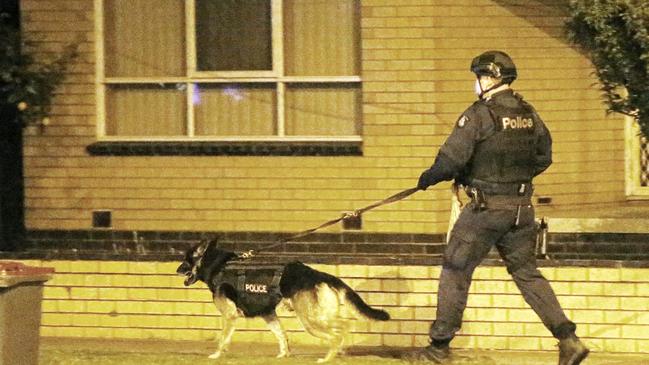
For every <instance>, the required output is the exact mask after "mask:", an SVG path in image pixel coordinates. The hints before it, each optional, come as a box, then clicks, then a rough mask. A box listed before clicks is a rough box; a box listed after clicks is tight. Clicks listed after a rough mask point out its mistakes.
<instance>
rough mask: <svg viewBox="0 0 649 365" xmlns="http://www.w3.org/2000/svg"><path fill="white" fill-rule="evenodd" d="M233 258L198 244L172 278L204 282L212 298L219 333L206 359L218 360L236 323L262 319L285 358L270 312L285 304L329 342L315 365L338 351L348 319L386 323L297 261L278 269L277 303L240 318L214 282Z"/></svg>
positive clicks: (227, 288) (224, 287)
mask: <svg viewBox="0 0 649 365" xmlns="http://www.w3.org/2000/svg"><path fill="white" fill-rule="evenodd" d="M235 258H236V255H235V254H234V253H233V252H229V251H224V250H221V249H219V248H217V247H216V243H215V242H214V241H212V242H203V243H201V244H199V245H197V246H195V247H193V248H191V249H189V250H188V251H187V253H186V255H185V260H184V261H183V262H182V263H181V264H180V266H179V267H178V269H177V273H178V274H180V275H183V276H185V285H186V286H189V285H192V284H194V283H195V282H196V281H198V280H200V281H203V282H205V283H206V284H207V285H208V286H209V288H210V290H211V291H212V295H213V298H214V304H215V305H216V307H217V309H218V310H219V312H221V315H222V320H223V329H222V335H221V340H220V341H219V345H218V348H217V350H216V352H215V353H214V354H212V355H210V358H218V357H220V356H221V354H222V353H223V352H225V351H227V348H228V346H229V344H230V342H231V340H232V333H233V332H234V323H235V320H236V319H237V318H240V317H244V316H248V317H262V318H263V319H264V320H265V321H266V323H267V324H268V327H269V328H270V330H271V331H272V332H273V334H274V335H275V336H276V337H277V339H278V341H279V355H278V356H277V357H286V356H288V355H289V347H288V341H287V338H286V333H285V332H284V330H283V329H282V326H281V324H280V322H279V320H278V318H277V314H276V312H275V310H276V307H277V306H278V304H284V305H287V306H288V308H290V309H292V310H294V311H295V314H296V315H297V317H298V319H299V320H300V322H301V323H302V325H303V326H304V328H305V329H306V330H307V332H309V333H310V334H312V335H314V336H316V337H318V338H321V339H324V340H326V341H328V342H329V343H330V348H329V352H328V353H327V354H326V356H325V357H323V358H322V359H319V360H318V362H326V361H329V360H331V359H333V358H334V357H335V356H336V355H337V354H338V353H339V352H340V351H341V350H342V346H343V340H344V337H345V335H346V334H347V332H348V330H349V327H350V325H351V320H353V319H357V318H358V317H365V318H368V319H372V320H379V321H387V320H388V319H390V316H389V314H388V313H387V312H385V311H383V310H380V309H374V308H372V307H370V306H369V305H367V304H366V303H365V302H364V301H363V299H361V297H360V296H359V295H358V293H356V292H355V291H354V290H353V289H352V288H350V287H349V286H348V285H347V284H345V283H344V282H343V281H342V280H340V279H339V278H337V277H335V276H333V275H330V274H327V273H324V272H320V271H317V270H314V269H312V268H310V267H309V266H306V265H304V264H302V263H300V262H291V263H289V264H286V265H285V266H284V268H283V272H282V276H281V280H280V281H279V290H280V293H281V297H282V298H281V303H272V304H270V305H269V306H268V307H267V308H264V309H263V310H261V311H258V312H257V313H252V314H251V313H247V314H246V313H244V311H243V310H242V309H241V308H237V305H236V303H237V300H236V298H237V295H239V293H237V289H236V288H235V287H234V286H232V285H230V284H227V283H223V282H219V279H218V278H219V275H218V274H219V273H220V272H221V271H223V270H224V269H225V267H226V266H227V264H228V261H231V260H233V259H235Z"/></svg>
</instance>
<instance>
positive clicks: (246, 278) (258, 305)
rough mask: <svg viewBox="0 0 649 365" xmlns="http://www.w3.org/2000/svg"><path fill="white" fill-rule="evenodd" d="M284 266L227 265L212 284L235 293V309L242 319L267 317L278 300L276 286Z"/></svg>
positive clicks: (257, 264) (244, 263)
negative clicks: (226, 285) (227, 286)
mask: <svg viewBox="0 0 649 365" xmlns="http://www.w3.org/2000/svg"><path fill="white" fill-rule="evenodd" d="M283 272H284V265H277V264H263V263H261V264H260V263H255V262H230V263H228V265H227V266H226V267H225V269H224V270H223V271H221V272H220V273H219V274H218V275H217V276H216V277H215V278H214V279H213V280H214V281H213V283H214V284H215V285H216V286H217V287H219V286H221V285H223V284H228V285H230V286H232V287H233V288H235V289H236V293H237V296H236V299H235V302H236V305H237V308H239V309H241V310H242V311H243V314H244V315H245V316H246V317H254V316H258V315H263V314H268V313H269V310H273V309H274V308H275V306H276V305H277V304H279V302H280V301H281V300H282V294H281V293H280V289H279V282H280V280H281V279H282V273H283Z"/></svg>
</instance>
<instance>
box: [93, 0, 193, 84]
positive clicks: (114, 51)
mask: <svg viewBox="0 0 649 365" xmlns="http://www.w3.org/2000/svg"><path fill="white" fill-rule="evenodd" d="M184 13H185V3H184V1H183V0H155V1H151V0H106V1H105V2H104V14H105V18H104V19H105V25H104V34H105V37H106V40H105V59H106V76H138V77H141V76H183V75H184V74H185V44H184V39H185V14H184Z"/></svg>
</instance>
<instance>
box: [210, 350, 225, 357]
mask: <svg viewBox="0 0 649 365" xmlns="http://www.w3.org/2000/svg"><path fill="white" fill-rule="evenodd" d="M222 354H223V353H222V352H221V351H217V352H215V353H213V354H212V355H210V356H208V357H207V358H209V359H218V358H219V357H221V355H222Z"/></svg>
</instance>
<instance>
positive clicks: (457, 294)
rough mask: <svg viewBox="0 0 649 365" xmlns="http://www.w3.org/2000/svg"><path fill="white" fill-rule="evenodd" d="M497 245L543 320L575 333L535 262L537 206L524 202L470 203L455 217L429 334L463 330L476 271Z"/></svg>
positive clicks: (555, 329) (443, 337) (444, 336)
mask: <svg viewBox="0 0 649 365" xmlns="http://www.w3.org/2000/svg"><path fill="white" fill-rule="evenodd" d="M500 203H502V201H501V202H500ZM494 245H495V246H496V248H497V249H498V252H499V253H500V256H501V257H502V258H503V260H504V261H505V264H506V265H507V271H508V272H509V273H510V274H511V276H512V278H513V279H514V282H515V283H516V285H517V286H518V289H519V290H520V291H521V293H522V294H523V297H524V298H525V301H526V302H527V303H528V304H529V305H530V306H531V307H532V309H533V310H534V311H535V312H536V314H537V315H538V316H539V317H540V318H541V321H543V324H544V325H545V326H546V327H547V328H548V329H549V330H550V331H551V332H552V333H553V335H554V336H555V337H557V338H561V337H565V336H566V335H567V333H566V334H562V332H566V331H567V332H571V333H574V329H575V325H574V323H572V322H570V321H569V320H568V318H566V315H565V314H564V312H563V310H562V309H561V306H560V305H559V302H558V301H557V297H556V295H555V294H554V291H553V290H552V288H551V287H550V284H549V283H548V281H547V280H546V279H545V277H543V275H542V274H541V273H540V272H539V270H538V269H537V267H536V257H535V245H536V226H535V222H534V207H533V206H532V205H522V206H521V207H520V213H518V205H517V204H511V205H509V204H504V205H503V204H500V205H499V207H498V208H496V209H494V208H489V207H487V209H475V205H474V204H473V203H470V204H469V205H467V206H466V207H465V208H464V209H463V210H462V213H461V214H460V216H459V218H458V220H457V222H456V223H455V226H454V227H453V230H452V231H451V239H450V241H449V244H448V246H447V248H446V251H445V253H444V264H443V268H442V273H441V276H440V282H439V289H438V293H437V317H436V320H435V321H434V322H433V324H432V326H431V328H430V338H431V340H432V341H433V342H437V343H445V342H448V341H450V340H451V339H453V337H454V336H455V333H456V332H457V331H458V330H460V327H461V326H462V314H463V313H464V309H465V308H466V302H467V295H468V292H469V287H470V285H471V277H472V275H473V271H474V270H475V268H476V267H477V266H478V265H479V264H480V262H481V261H482V260H483V259H484V258H485V256H487V254H488V253H489V251H490V249H491V248H492V247H493V246H494Z"/></svg>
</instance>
